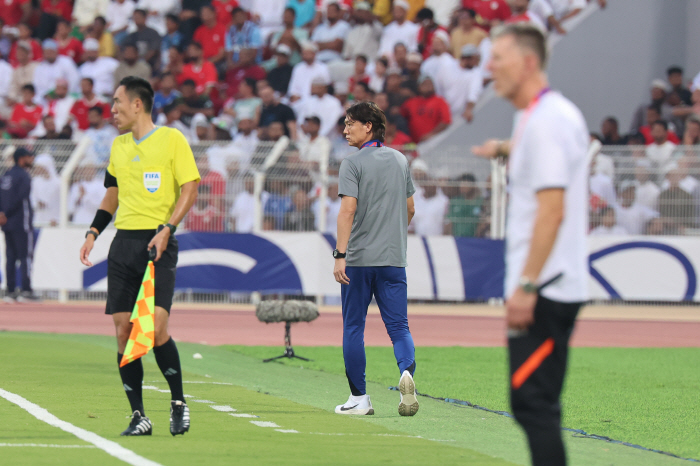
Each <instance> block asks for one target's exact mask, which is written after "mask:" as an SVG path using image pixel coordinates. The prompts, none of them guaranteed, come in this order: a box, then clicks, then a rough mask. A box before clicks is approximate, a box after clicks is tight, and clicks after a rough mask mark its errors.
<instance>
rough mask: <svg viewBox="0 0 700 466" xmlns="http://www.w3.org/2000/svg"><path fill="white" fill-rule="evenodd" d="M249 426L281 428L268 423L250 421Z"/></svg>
mask: <svg viewBox="0 0 700 466" xmlns="http://www.w3.org/2000/svg"><path fill="white" fill-rule="evenodd" d="M250 423H251V424H255V425H256V426H258V427H281V426H278V425H277V424H275V423H274V422H270V421H250Z"/></svg>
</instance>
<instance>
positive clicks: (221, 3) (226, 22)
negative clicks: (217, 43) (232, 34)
mask: <svg viewBox="0 0 700 466" xmlns="http://www.w3.org/2000/svg"><path fill="white" fill-rule="evenodd" d="M211 5H212V6H213V7H214V10H216V21H217V22H218V23H219V24H220V25H222V26H223V27H224V28H226V30H228V27H229V26H230V25H231V19H232V18H231V13H232V12H233V9H234V8H236V7H238V2H237V1H236V0H214V1H213V2H211Z"/></svg>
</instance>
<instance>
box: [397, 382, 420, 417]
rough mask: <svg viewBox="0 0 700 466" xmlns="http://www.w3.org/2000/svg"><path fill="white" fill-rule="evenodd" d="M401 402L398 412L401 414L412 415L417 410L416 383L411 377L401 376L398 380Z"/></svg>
mask: <svg viewBox="0 0 700 466" xmlns="http://www.w3.org/2000/svg"><path fill="white" fill-rule="evenodd" d="M399 392H400V393H401V403H399V414H400V415H402V416H414V415H415V414H416V413H417V412H418V398H416V384H415V383H413V379H412V378H411V377H401V380H400V381H399Z"/></svg>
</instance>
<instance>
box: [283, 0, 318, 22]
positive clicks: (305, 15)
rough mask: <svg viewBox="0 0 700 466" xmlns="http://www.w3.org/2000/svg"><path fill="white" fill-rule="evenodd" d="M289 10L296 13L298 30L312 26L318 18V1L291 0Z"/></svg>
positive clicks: (295, 20)
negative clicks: (315, 17)
mask: <svg viewBox="0 0 700 466" xmlns="http://www.w3.org/2000/svg"><path fill="white" fill-rule="evenodd" d="M287 8H292V9H293V10H294V12H295V13H296V16H295V19H294V25H295V26H296V27H298V28H303V27H304V26H307V25H310V23H311V21H313V19H314V16H316V0H289V1H288V2H287Z"/></svg>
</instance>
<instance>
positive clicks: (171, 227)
mask: <svg viewBox="0 0 700 466" xmlns="http://www.w3.org/2000/svg"><path fill="white" fill-rule="evenodd" d="M163 226H165V227H168V228H170V234H171V235H174V234H175V231H176V230H177V227H176V226H175V225H173V224H172V223H166V224H164V225H163Z"/></svg>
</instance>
